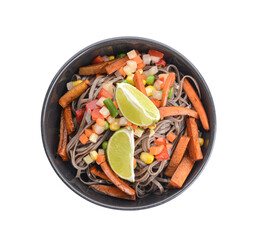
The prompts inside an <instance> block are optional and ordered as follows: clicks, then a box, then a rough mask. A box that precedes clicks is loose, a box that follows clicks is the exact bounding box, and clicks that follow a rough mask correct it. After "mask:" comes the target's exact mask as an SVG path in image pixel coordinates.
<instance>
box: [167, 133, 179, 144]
mask: <svg viewBox="0 0 256 240" xmlns="http://www.w3.org/2000/svg"><path fill="white" fill-rule="evenodd" d="M176 137H177V135H176V134H175V133H173V132H170V133H169V134H168V135H167V137H166V138H167V139H168V141H170V142H173V141H174V140H175V139H176Z"/></svg>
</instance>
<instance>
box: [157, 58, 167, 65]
mask: <svg viewBox="0 0 256 240" xmlns="http://www.w3.org/2000/svg"><path fill="white" fill-rule="evenodd" d="M156 66H162V67H165V66H166V62H165V61H164V59H160V60H159V61H158V62H156Z"/></svg>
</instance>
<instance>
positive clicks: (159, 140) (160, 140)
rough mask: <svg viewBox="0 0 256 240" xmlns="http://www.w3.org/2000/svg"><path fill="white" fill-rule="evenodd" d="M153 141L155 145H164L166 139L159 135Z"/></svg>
mask: <svg viewBox="0 0 256 240" xmlns="http://www.w3.org/2000/svg"><path fill="white" fill-rule="evenodd" d="M155 143H156V145H157V146H159V145H165V144H166V139H165V138H164V137H160V138H157V139H155Z"/></svg>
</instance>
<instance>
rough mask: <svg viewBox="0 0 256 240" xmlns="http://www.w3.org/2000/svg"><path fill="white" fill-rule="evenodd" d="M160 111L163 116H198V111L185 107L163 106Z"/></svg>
mask: <svg viewBox="0 0 256 240" xmlns="http://www.w3.org/2000/svg"><path fill="white" fill-rule="evenodd" d="M159 111H160V115H161V118H164V117H169V116H177V115H188V116H191V117H194V118H198V113H197V112H196V111H194V110H192V109H189V108H185V107H176V106H171V107H161V108H160V109H159Z"/></svg>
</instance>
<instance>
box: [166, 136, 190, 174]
mask: <svg viewBox="0 0 256 240" xmlns="http://www.w3.org/2000/svg"><path fill="white" fill-rule="evenodd" d="M189 140H190V138H189V137H186V136H181V137H180V140H179V142H178V144H177V146H176V148H175V150H174V153H173V155H172V157H171V160H170V162H169V165H168V166H167V168H166V170H165V172H164V174H165V175H166V176H169V177H171V176H172V175H173V173H174V172H175V170H176V169H177V167H178V166H179V164H180V161H181V160H182V157H183V155H184V153H185V151H186V148H187V145H188V142H189Z"/></svg>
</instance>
